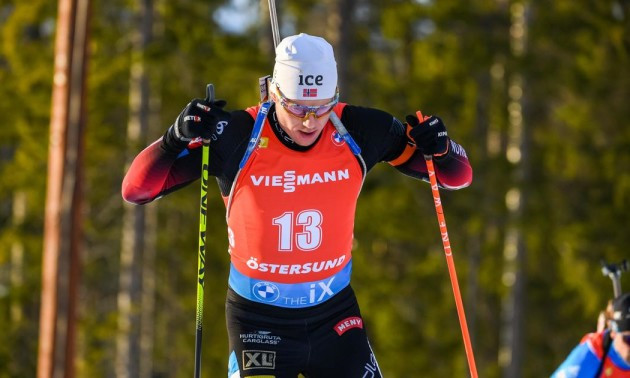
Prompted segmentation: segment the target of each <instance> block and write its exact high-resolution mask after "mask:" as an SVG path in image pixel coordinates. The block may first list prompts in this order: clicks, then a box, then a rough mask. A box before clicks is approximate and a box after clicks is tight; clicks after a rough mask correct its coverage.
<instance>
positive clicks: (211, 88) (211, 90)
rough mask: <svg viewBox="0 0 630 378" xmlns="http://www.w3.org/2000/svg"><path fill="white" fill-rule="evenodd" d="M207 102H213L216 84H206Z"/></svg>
mask: <svg viewBox="0 0 630 378" xmlns="http://www.w3.org/2000/svg"><path fill="white" fill-rule="evenodd" d="M206 102H208V103H210V104H212V103H213V102H214V85H212V84H208V85H206Z"/></svg>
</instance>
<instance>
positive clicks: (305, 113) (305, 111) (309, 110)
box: [276, 87, 339, 120]
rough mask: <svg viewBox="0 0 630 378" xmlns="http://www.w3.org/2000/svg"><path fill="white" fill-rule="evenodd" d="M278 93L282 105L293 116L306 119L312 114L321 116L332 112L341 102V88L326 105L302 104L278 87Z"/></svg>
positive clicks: (317, 116)
mask: <svg viewBox="0 0 630 378" xmlns="http://www.w3.org/2000/svg"><path fill="white" fill-rule="evenodd" d="M276 94H277V95H278V97H279V98H280V105H282V107H283V108H284V109H285V110H286V111H287V112H288V113H289V114H291V115H292V116H294V117H297V118H301V119H303V120H306V119H307V118H308V117H309V116H310V115H311V114H312V115H313V117H315V118H320V117H323V116H325V115H326V114H328V113H330V112H331V111H332V110H333V108H334V107H335V105H337V103H338V102H339V89H337V91H336V92H335V97H333V99H332V101H330V102H329V103H327V104H324V105H316V106H308V105H300V104H296V103H295V102H293V101H291V100H289V99H288V98H286V96H285V95H284V94H282V92H281V91H280V89H279V88H278V87H276Z"/></svg>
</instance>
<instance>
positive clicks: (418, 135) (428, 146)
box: [405, 115, 449, 156]
mask: <svg viewBox="0 0 630 378" xmlns="http://www.w3.org/2000/svg"><path fill="white" fill-rule="evenodd" d="M405 118H406V119H407V124H408V125H409V126H411V130H409V136H410V137H411V138H412V139H413V141H414V142H415V143H416V147H417V148H418V149H419V150H420V152H422V154H423V155H432V156H442V155H444V154H446V153H447V152H448V145H449V138H448V134H447V132H446V126H444V123H442V120H441V119H440V118H438V117H435V116H431V117H426V118H425V119H424V121H422V122H420V121H419V120H418V117H416V116H412V115H408V116H407V117H405Z"/></svg>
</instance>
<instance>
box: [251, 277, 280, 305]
mask: <svg viewBox="0 0 630 378" xmlns="http://www.w3.org/2000/svg"><path fill="white" fill-rule="evenodd" d="M252 293H253V294H254V296H255V297H256V298H257V299H259V300H261V301H264V302H275V301H277V300H278V298H279V297H280V289H278V286H276V285H274V284H272V283H271V282H258V283H257V284H256V285H254V287H252Z"/></svg>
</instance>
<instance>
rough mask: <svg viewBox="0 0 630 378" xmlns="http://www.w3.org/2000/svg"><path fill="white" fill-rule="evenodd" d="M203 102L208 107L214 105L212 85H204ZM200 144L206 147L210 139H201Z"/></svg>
mask: <svg viewBox="0 0 630 378" xmlns="http://www.w3.org/2000/svg"><path fill="white" fill-rule="evenodd" d="M205 101H206V103H207V104H209V106H212V103H214V85H212V84H208V85H206V99H205ZM202 142H203V144H204V145H205V146H207V145H208V144H210V139H203V140H202Z"/></svg>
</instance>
